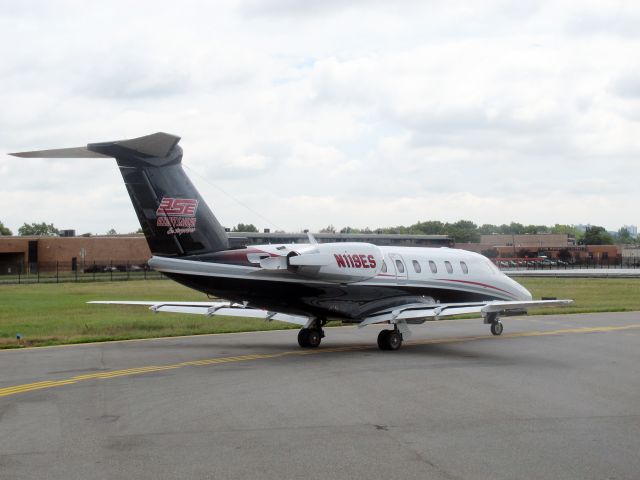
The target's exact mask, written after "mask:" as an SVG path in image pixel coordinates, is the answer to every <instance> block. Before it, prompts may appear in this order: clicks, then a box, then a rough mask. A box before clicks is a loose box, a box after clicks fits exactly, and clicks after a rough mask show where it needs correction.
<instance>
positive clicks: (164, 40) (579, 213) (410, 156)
mask: <svg viewBox="0 0 640 480" xmlns="http://www.w3.org/2000/svg"><path fill="white" fill-rule="evenodd" d="M124 11H126V12H127V13H126V15H123V12H124ZM0 12H1V15H0V32H1V33H0V55H2V58H3V61H2V62H0V87H1V88H0V102H1V104H2V105H3V108H2V110H0V151H4V152H8V151H16V150H31V149H39V148H53V147H63V146H75V145H81V144H83V143H87V142H94V141H104V140H111V139H119V138H127V137H133V136H138V135H143V134H146V133H151V132H154V131H168V132H172V133H176V134H179V135H182V136H183V140H182V143H181V145H182V146H183V148H184V149H185V163H186V164H187V165H188V166H190V167H192V168H193V170H194V171H196V172H200V173H201V174H202V175H204V177H205V178H206V180H205V179H202V178H194V181H195V183H196V184H197V185H198V187H199V188H200V189H201V190H202V193H203V194H204V195H205V198H207V199H208V200H209V203H211V205H212V207H213V210H214V211H215V212H216V214H217V215H218V216H219V218H220V220H221V221H222V222H223V223H225V224H227V225H233V224H236V223H239V222H243V223H247V222H252V223H255V224H256V225H258V226H259V227H272V228H273V226H274V225H269V223H268V222H267V220H265V218H264V217H266V218H268V219H269V220H271V221H272V222H274V224H276V225H277V226H278V227H280V228H285V229H287V230H299V229H302V228H311V229H318V228H321V227H324V226H326V225H328V224H333V225H336V226H338V227H341V226H345V225H350V226H360V227H364V226H370V227H372V228H374V227H378V226H388V225H397V224H402V223H413V222H415V221H418V220H426V219H442V220H449V221H454V220H457V219H460V218H465V219H470V220H474V221H476V222H477V223H485V222H492V223H505V222H509V221H511V220H514V221H519V222H523V223H536V224H553V223H556V222H559V223H593V224H604V225H605V226H607V227H609V228H617V226H619V225H621V224H629V223H638V221H640V219H639V218H638V217H637V213H635V212H634V211H633V210H632V209H631V208H630V207H629V206H630V205H634V204H636V203H638V200H640V198H639V196H640V194H638V193H637V187H636V186H635V181H634V178H637V174H636V172H635V170H636V166H635V159H636V158H637V157H638V154H640V124H639V123H638V122H639V120H640V114H638V111H640V110H639V109H638V94H637V93H638V91H640V90H638V78H639V77H638V72H639V70H638V65H637V62H636V61H635V57H636V56H637V51H638V50H639V47H640V38H639V36H638V35H637V32H636V31H635V30H633V28H630V25H632V24H637V22H635V23H634V19H637V18H639V17H640V7H636V6H635V5H633V4H631V3H629V4H626V5H625V6H624V8H622V9H619V8H618V7H615V6H610V4H609V2H601V1H587V2H571V1H564V2H562V1H561V2H553V3H551V2H544V1H540V2H527V3H526V5H525V4H524V3H522V2H519V3H518V2H516V3H514V2H509V1H501V0H495V1H491V2H483V6H482V7H477V6H473V4H469V3H468V2H440V1H429V2H418V1H406V2H399V3H398V2H396V3H389V2H382V1H377V0H376V1H364V0H363V1H360V2H350V3H349V4H345V3H344V2H337V1H330V2H315V3H313V5H311V4H309V3H308V2H293V1H289V0H273V1H264V2H263V1H260V2H254V1H235V2H234V1H228V2H216V3H215V4H210V3H209V2H200V1H191V2H186V3H185V4H184V5H181V6H180V7H177V6H176V5H175V3H172V2H168V1H162V2H153V3H151V2H146V1H141V2H134V3H133V4H130V2H129V3H127V2H124V1H122V2H120V1H116V2H109V3H105V4H100V5H94V6H92V7H91V8H87V7H86V5H85V4H84V3H82V2H78V1H66V2H56V4H55V8H54V7H53V6H52V4H50V2H38V1H32V2H21V3H19V4H15V5H13V4H11V5H9V4H4V5H2V6H1V7H0ZM0 175H1V176H2V189H1V190H0V192H1V193H0V195H1V197H2V201H3V205H4V208H3V210H2V211H1V212H0V221H3V222H4V223H5V225H8V226H9V227H10V228H12V229H14V230H17V227H18V226H20V225H21V224H22V223H23V222H32V221H47V222H51V221H53V222H54V223H55V224H56V225H59V226H64V227H69V228H73V227H75V228H76V229H77V230H79V231H94V232H103V231H106V230H108V229H109V228H111V227H115V228H116V230H118V231H132V230H135V229H136V228H137V225H136V219H135V215H134V214H133V210H132V208H131V207H130V205H129V203H128V198H127V195H126V191H125V189H124V187H123V186H122V184H121V183H122V182H121V179H120V178H119V173H118V171H117V169H116V168H115V166H114V165H113V162H110V161H98V162H96V161H94V160H90V161H63V160H47V161H35V160H34V161H30V160H29V161H27V160H20V159H15V158H12V157H7V156H0ZM220 188H221V189H222V190H223V191H224V192H227V193H228V194H230V195H232V196H233V197H235V198H237V199H238V200H239V201H240V203H242V204H246V205H249V206H250V207H251V208H252V210H253V211H252V210H247V209H246V208H244V207H243V206H241V205H240V204H239V203H236V202H234V201H233V200H231V199H230V198H229V196H228V195H225V194H224V193H222V191H221V190H220ZM256 211H257V212H259V213H260V214H261V215H258V214H256V213H255V212H256ZM97 213H99V214H97Z"/></svg>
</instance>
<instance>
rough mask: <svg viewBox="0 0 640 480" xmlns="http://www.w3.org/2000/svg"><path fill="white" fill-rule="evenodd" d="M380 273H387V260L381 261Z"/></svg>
mask: <svg viewBox="0 0 640 480" xmlns="http://www.w3.org/2000/svg"><path fill="white" fill-rule="evenodd" d="M380 271H381V272H382V273H387V262H385V261H384V260H383V261H382V268H381V269H380Z"/></svg>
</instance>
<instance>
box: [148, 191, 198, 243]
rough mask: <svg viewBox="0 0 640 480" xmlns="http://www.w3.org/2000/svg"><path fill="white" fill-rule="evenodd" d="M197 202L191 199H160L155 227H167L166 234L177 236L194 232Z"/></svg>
mask: <svg viewBox="0 0 640 480" xmlns="http://www.w3.org/2000/svg"><path fill="white" fill-rule="evenodd" d="M196 210H198V200H195V199H193V198H172V197H162V200H161V201H160V205H159V206H158V209H157V210H156V216H157V217H158V219H157V223H156V225H157V226H158V227H167V228H168V230H167V234H169V235H179V234H181V233H193V232H195V231H196Z"/></svg>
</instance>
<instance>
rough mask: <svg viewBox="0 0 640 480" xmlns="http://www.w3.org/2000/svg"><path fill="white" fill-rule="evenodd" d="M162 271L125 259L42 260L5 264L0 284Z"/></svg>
mask: <svg viewBox="0 0 640 480" xmlns="http://www.w3.org/2000/svg"><path fill="white" fill-rule="evenodd" d="M162 278H166V277H165V276H164V275H163V274H162V273H160V272H157V271H155V270H153V269H151V268H150V267H149V265H148V264H147V262H146V261H140V262H131V261H127V262H123V261H116V260H103V261H95V262H91V263H85V264H81V263H79V262H39V263H32V264H25V263H20V262H15V263H12V264H6V263H5V264H3V268H2V271H1V273H0V284H23V283H63V282H100V281H109V282H111V281H120V280H154V279H157V280H160V279H162Z"/></svg>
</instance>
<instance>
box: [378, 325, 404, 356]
mask: <svg viewBox="0 0 640 480" xmlns="http://www.w3.org/2000/svg"><path fill="white" fill-rule="evenodd" d="M401 346H402V333H400V331H399V330H398V326H397V325H394V328H393V330H382V331H381V332H380V333H379V334H378V347H379V348H380V350H398V349H399V348H400V347H401Z"/></svg>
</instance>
